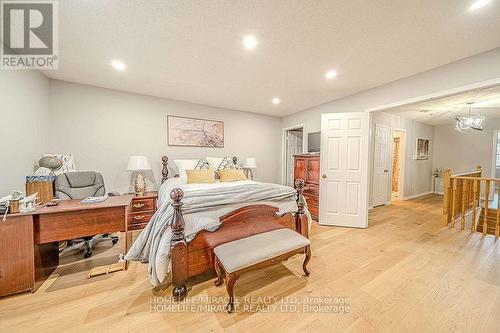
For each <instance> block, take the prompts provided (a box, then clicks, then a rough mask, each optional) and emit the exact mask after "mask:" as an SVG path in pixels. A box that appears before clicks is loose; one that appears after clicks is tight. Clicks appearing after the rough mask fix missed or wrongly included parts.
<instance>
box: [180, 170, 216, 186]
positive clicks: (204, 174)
mask: <svg viewBox="0 0 500 333" xmlns="http://www.w3.org/2000/svg"><path fill="white" fill-rule="evenodd" d="M186 174H187V183H188V184H195V183H215V172H214V170H212V169H205V170H186Z"/></svg>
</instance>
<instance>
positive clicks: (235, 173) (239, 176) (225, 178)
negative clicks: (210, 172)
mask: <svg viewBox="0 0 500 333" xmlns="http://www.w3.org/2000/svg"><path fill="white" fill-rule="evenodd" d="M219 177H220V181H221V183H227V182H236V181H239V180H246V179H247V177H246V176H245V173H244V172H243V170H240V169H225V170H220V171H219Z"/></svg>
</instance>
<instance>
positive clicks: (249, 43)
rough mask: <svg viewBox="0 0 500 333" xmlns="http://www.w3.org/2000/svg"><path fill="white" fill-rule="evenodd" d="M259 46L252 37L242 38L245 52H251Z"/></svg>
mask: <svg viewBox="0 0 500 333" xmlns="http://www.w3.org/2000/svg"><path fill="white" fill-rule="evenodd" d="M257 44H259V42H258V41H257V39H256V38H255V37H254V36H251V35H248V36H245V37H244V38H243V45H244V46H245V48H246V49H247V50H253V49H255V47H256V46H257Z"/></svg>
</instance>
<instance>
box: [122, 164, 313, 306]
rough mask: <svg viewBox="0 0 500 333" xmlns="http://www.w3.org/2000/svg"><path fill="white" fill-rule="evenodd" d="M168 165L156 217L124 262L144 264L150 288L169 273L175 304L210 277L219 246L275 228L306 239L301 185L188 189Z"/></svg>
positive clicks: (246, 184) (244, 183)
mask: <svg viewBox="0 0 500 333" xmlns="http://www.w3.org/2000/svg"><path fill="white" fill-rule="evenodd" d="M168 161H169V159H168V158H167V157H166V156H163V157H162V185H161V188H160V190H159V194H158V198H159V200H158V209H157V212H156V213H155V215H154V216H153V217H152V218H151V221H150V222H149V223H148V225H147V226H146V228H145V229H144V230H143V231H142V233H141V235H140V236H139V238H138V239H137V240H136V241H135V242H134V244H133V245H132V247H131V249H130V250H129V252H128V253H127V255H126V257H125V258H126V259H127V260H135V261H141V262H148V263H149V273H150V279H151V283H152V284H153V285H162V284H165V282H166V281H168V279H166V277H167V276H168V273H170V274H171V282H172V285H173V297H174V299H176V300H182V299H183V298H184V297H185V296H186V295H187V288H186V282H187V280H188V279H190V278H192V277H194V276H197V275H199V274H202V273H207V272H214V265H213V263H214V254H213V249H214V248H215V247H216V246H217V245H220V244H223V243H227V242H230V241H233V240H237V239H241V238H244V237H248V236H251V235H255V234H258V233H263V232H267V231H271V230H275V229H279V228H289V229H292V230H295V231H297V232H298V233H300V234H302V235H304V236H305V237H308V233H309V226H310V221H311V218H310V214H309V212H308V211H307V207H306V204H305V200H304V197H303V190H304V181H303V180H301V179H298V180H297V182H296V189H293V188H291V187H287V186H283V185H278V184H270V183H261V182H255V181H253V180H244V181H238V182H233V183H215V184H187V183H186V180H185V179H183V178H182V177H178V176H177V175H175V176H174V177H169V166H168ZM234 163H235V164H236V159H234Z"/></svg>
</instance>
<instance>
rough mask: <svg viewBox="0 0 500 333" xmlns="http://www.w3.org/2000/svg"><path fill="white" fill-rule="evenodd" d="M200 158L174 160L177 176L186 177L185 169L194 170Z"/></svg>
mask: <svg viewBox="0 0 500 333" xmlns="http://www.w3.org/2000/svg"><path fill="white" fill-rule="evenodd" d="M199 161H200V160H199V159H198V160H174V164H175V166H177V169H178V170H179V177H180V178H186V177H187V174H186V170H194V168H195V167H196V165H197V164H198V162H199Z"/></svg>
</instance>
